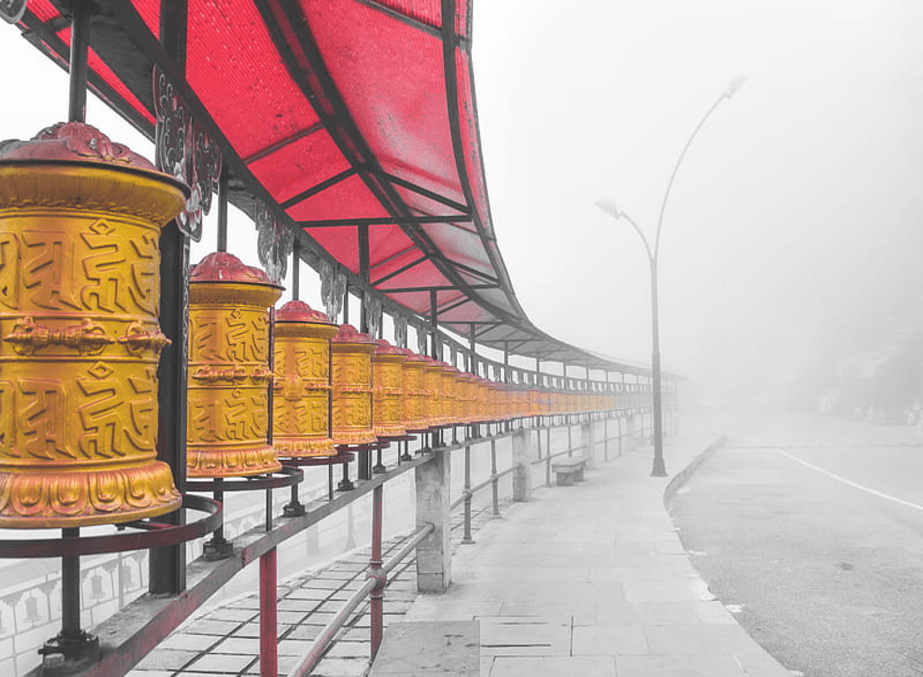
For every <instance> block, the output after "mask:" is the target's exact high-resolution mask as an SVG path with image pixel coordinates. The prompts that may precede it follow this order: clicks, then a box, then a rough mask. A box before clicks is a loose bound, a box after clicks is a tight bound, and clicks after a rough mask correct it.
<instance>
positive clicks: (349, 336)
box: [333, 324, 375, 344]
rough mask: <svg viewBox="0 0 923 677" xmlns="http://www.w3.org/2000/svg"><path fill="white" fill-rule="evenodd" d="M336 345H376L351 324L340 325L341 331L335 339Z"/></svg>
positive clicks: (373, 340)
mask: <svg viewBox="0 0 923 677" xmlns="http://www.w3.org/2000/svg"><path fill="white" fill-rule="evenodd" d="M333 342H334V343H372V344H374V343H375V339H373V338H372V337H371V336H369V335H368V334H363V333H361V332H360V331H359V330H358V329H356V328H355V327H354V326H352V325H351V324H343V325H340V330H339V331H338V332H337V335H336V336H334V337H333Z"/></svg>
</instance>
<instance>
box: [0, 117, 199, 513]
mask: <svg viewBox="0 0 923 677" xmlns="http://www.w3.org/2000/svg"><path fill="white" fill-rule="evenodd" d="M0 145H2V144H0ZM186 195H188V189H186V187H185V186H183V185H182V184H181V183H180V182H178V181H176V180H175V179H173V178H171V177H168V176H166V175H165V174H162V173H160V172H158V171H156V170H155V169H154V167H153V165H151V164H150V163H149V162H147V161H146V160H144V159H143V158H141V157H140V156H138V155H135V154H134V153H132V152H131V151H130V150H128V149H127V148H125V147H124V146H121V145H119V144H115V143H112V142H111V141H110V140H109V139H108V138H107V137H106V136H105V135H104V134H102V133H101V132H100V131H99V130H97V129H95V128H94V127H91V126H89V125H85V124H83V123H79V122H70V123H61V124H58V125H55V126H54V127H49V128H47V129H45V130H42V131H41V132H40V133H39V134H38V135H37V136H36V137H35V138H34V139H33V140H32V141H28V142H12V143H10V144H7V145H5V148H3V149H0V336H2V338H3V340H2V341H0V412H2V416H0V527H13V528H23V529H34V528H69V527H81V526H89V525H94V524H108V523H118V522H127V521H133V520H138V519H142V518H145V517H153V516H156V515H161V514H163V513H167V512H171V511H173V510H176V509H177V508H179V507H180V504H181V503H182V497H181V496H180V494H179V493H178V492H177V491H176V487H175V486H174V484H173V475H172V473H171V471H170V467H169V466H168V465H167V464H166V463H164V462H162V461H158V460H157V451H156V443H157V427H158V400H157V365H158V363H159V361H160V351H161V350H162V348H163V347H164V346H165V345H166V344H167V343H168V341H167V339H166V338H165V337H164V335H163V334H162V333H161V332H160V326H159V325H158V316H159V314H160V308H159V306H160V249H159V247H158V243H159V240H160V229H161V226H163V224H164V223H165V222H167V221H168V220H169V219H171V218H173V217H174V216H176V215H177V214H178V213H179V212H180V211H182V209H183V206H184V204H185V196H186Z"/></svg>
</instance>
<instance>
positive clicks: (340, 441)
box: [333, 430, 378, 447]
mask: <svg viewBox="0 0 923 677" xmlns="http://www.w3.org/2000/svg"><path fill="white" fill-rule="evenodd" d="M377 441H378V438H377V437H376V436H375V435H373V434H371V433H370V432H369V431H368V430H356V431H349V430H338V431H337V432H336V439H334V440H333V443H334V444H335V445H337V446H338V447H342V446H349V445H353V444H375V443H376V442H377Z"/></svg>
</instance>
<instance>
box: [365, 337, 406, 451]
mask: <svg viewBox="0 0 923 677" xmlns="http://www.w3.org/2000/svg"><path fill="white" fill-rule="evenodd" d="M377 343H378V348H376V349H375V352H374V353H372V387H373V394H372V414H373V420H374V426H373V427H374V430H375V435H377V436H378V437H401V436H402V435H405V434H406V433H407V429H406V427H405V425H404V412H403V406H402V405H403V402H402V400H403V398H404V378H403V366H404V362H406V361H407V355H406V354H405V353H404V349H403V348H398V347H397V346H392V345H391V344H390V343H388V342H387V341H385V340H379V341H378V342H377Z"/></svg>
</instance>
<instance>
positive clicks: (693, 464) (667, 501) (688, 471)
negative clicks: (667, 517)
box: [663, 435, 728, 512]
mask: <svg viewBox="0 0 923 677" xmlns="http://www.w3.org/2000/svg"><path fill="white" fill-rule="evenodd" d="M727 440H728V438H727V435H719V436H718V439H716V440H715V441H714V442H712V443H711V444H709V445H708V446H707V447H705V449H703V450H702V451H701V452H699V453H698V454H697V455H696V457H695V458H693V459H692V460H691V461H690V462H689V464H688V465H687V466H686V467H685V468H683V469H682V470H680V471H679V472H678V473H676V474H675V475H674V476H673V478H672V479H671V480H670V482H669V483H668V484H667V486H666V488H665V489H664V490H663V507H664V508H666V509H667V511H668V512H669V510H670V506H671V505H672V504H673V497H674V496H676V492H677V491H679V488H680V487H682V486H683V485H684V484H685V483H686V482H687V481H688V480H689V478H690V477H692V475H693V473H694V472H695V471H696V470H698V469H699V466H700V465H702V464H703V463H704V462H705V460H706V459H707V458H708V457H709V456H711V455H712V454H713V453H715V452H716V451H717V450H718V449H720V448H721V447H723V446H724V445H725V444H726V443H727Z"/></svg>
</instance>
